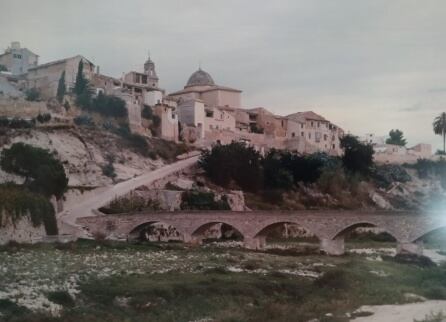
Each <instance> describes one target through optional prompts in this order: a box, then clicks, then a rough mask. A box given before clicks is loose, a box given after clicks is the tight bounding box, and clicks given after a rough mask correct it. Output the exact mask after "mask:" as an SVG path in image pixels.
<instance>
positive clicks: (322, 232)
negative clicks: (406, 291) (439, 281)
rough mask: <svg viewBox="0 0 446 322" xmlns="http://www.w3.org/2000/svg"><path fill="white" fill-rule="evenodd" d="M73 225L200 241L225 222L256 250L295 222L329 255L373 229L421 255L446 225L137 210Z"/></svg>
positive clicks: (388, 217) (121, 234)
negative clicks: (155, 227)
mask: <svg viewBox="0 0 446 322" xmlns="http://www.w3.org/2000/svg"><path fill="white" fill-rule="evenodd" d="M76 222H77V224H79V225H80V226H82V227H83V228H84V229H86V230H87V231H88V232H89V233H91V234H94V233H101V234H104V235H105V236H107V238H111V239H127V238H128V237H129V235H130V234H131V233H132V232H134V231H137V230H138V228H140V227H141V226H142V225H146V224H152V223H164V224H167V225H171V226H173V227H175V228H176V230H177V231H178V232H179V233H180V234H181V236H182V239H183V241H184V242H187V243H200V242H201V240H202V239H203V238H204V232H205V231H206V230H207V229H208V228H209V227H211V226H212V225H214V224H216V223H225V224H228V225H230V226H232V227H233V228H235V229H236V230H237V231H238V232H240V234H241V235H242V236H243V241H244V245H245V247H247V248H251V249H260V248H262V247H263V246H264V245H265V243H266V235H267V233H268V231H269V230H270V229H271V228H273V227H274V226H277V225H280V224H283V223H292V224H297V225H299V226H301V227H302V228H304V229H305V230H307V231H308V232H310V233H312V234H314V235H315V236H316V237H317V238H318V239H319V241H320V247H321V250H322V251H323V252H325V253H327V254H329V255H341V254H343V253H344V236H345V235H346V234H347V233H348V232H349V231H352V230H353V229H355V228H357V227H361V226H373V227H377V228H379V229H382V230H383V231H385V232H387V233H389V234H390V235H392V236H393V237H394V238H395V239H396V241H397V245H398V246H397V250H398V251H399V252H410V253H417V254H421V253H422V237H424V236H425V235H426V234H428V233H430V232H432V231H435V230H437V229H440V228H444V227H446V214H441V213H433V212H425V213H411V212H384V211H359V210H358V211H346V210H342V211H341V210H339V211H338V210H324V211H308V210H305V211H240V212H233V211H181V212H141V213H133V214H114V215H99V216H91V217H82V218H78V219H77V221H76Z"/></svg>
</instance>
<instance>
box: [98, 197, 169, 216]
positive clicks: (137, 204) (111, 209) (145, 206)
mask: <svg viewBox="0 0 446 322" xmlns="http://www.w3.org/2000/svg"><path fill="white" fill-rule="evenodd" d="M160 209H161V208H160V204H159V202H158V201H156V200H152V199H145V198H143V197H141V196H138V195H136V194H134V193H130V194H129V195H126V196H122V197H116V198H115V199H113V200H112V201H111V202H110V203H109V204H108V205H106V206H104V207H102V208H99V211H101V212H103V213H105V214H120V213H128V212H138V211H143V210H151V211H157V210H160Z"/></svg>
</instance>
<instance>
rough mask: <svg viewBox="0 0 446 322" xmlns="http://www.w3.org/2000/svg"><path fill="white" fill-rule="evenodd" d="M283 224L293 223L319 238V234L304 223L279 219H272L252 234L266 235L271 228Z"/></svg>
mask: <svg viewBox="0 0 446 322" xmlns="http://www.w3.org/2000/svg"><path fill="white" fill-rule="evenodd" d="M283 225H293V226H297V227H299V228H300V229H301V230H303V231H304V232H305V233H307V234H308V235H312V236H314V237H315V238H317V239H319V236H318V235H317V234H316V233H314V232H313V231H312V229H310V228H308V227H307V226H306V225H303V224H301V223H299V222H295V221H292V220H291V221H287V220H279V221H274V222H271V223H268V224H265V225H263V226H262V227H261V228H259V229H258V230H257V231H256V233H255V234H254V238H257V237H267V235H268V233H270V232H271V231H272V230H274V229H276V228H279V227H281V226H283Z"/></svg>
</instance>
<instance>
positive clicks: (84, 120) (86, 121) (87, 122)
mask: <svg viewBox="0 0 446 322" xmlns="http://www.w3.org/2000/svg"><path fill="white" fill-rule="evenodd" d="M73 121H74V124H76V125H77V126H94V125H95V124H94V121H93V119H92V118H91V116H88V115H85V114H84V115H79V116H76V117H75V118H74V120H73Z"/></svg>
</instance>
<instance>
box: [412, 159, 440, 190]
mask: <svg viewBox="0 0 446 322" xmlns="http://www.w3.org/2000/svg"><path fill="white" fill-rule="evenodd" d="M405 166H406V167H408V168H413V169H415V170H416V171H417V174H418V176H419V177H420V178H423V179H425V178H439V179H440V182H441V185H442V187H443V188H445V189H446V160H445V159H443V158H440V160H437V161H433V160H428V159H418V160H417V163H415V164H411V165H408V164H406V165H405Z"/></svg>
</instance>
